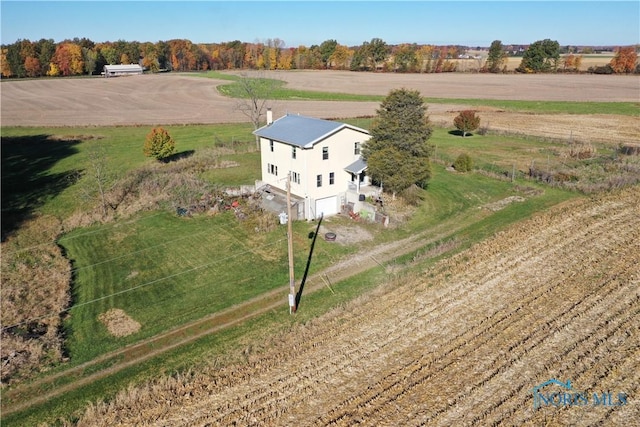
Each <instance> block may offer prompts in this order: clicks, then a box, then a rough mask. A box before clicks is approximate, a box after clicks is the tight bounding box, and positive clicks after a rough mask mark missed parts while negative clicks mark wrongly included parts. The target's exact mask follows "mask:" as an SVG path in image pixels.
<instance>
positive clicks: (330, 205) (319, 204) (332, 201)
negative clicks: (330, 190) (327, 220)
mask: <svg viewBox="0 0 640 427" xmlns="http://www.w3.org/2000/svg"><path fill="white" fill-rule="evenodd" d="M337 213H338V196H332V197H325V198H324V199H318V200H316V212H315V215H316V219H317V218H320V215H322V214H324V215H325V216H329V215H335V214H337Z"/></svg>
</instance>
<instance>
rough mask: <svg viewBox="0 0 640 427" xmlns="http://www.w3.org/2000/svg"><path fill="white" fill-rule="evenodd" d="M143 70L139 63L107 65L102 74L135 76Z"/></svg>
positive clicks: (108, 75) (107, 75) (106, 75)
mask: <svg viewBox="0 0 640 427" xmlns="http://www.w3.org/2000/svg"><path fill="white" fill-rule="evenodd" d="M142 71H143V70H142V67H141V66H140V65H139V64H128V65H125V64H120V65H105V66H104V68H103V72H102V74H104V76H105V77H117V76H135V75H140V74H142Z"/></svg>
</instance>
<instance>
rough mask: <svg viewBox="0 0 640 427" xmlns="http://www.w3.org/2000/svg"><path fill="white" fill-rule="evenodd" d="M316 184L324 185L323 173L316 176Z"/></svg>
mask: <svg viewBox="0 0 640 427" xmlns="http://www.w3.org/2000/svg"><path fill="white" fill-rule="evenodd" d="M316 186H317V187H322V175H318V176H316Z"/></svg>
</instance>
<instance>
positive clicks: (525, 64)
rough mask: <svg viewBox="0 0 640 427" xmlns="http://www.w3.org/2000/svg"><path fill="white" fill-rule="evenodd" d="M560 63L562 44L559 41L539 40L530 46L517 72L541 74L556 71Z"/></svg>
mask: <svg viewBox="0 0 640 427" xmlns="http://www.w3.org/2000/svg"><path fill="white" fill-rule="evenodd" d="M559 61H560V44H559V43H558V42H557V41H553V40H549V39H544V40H538V41H537V42H534V43H533V44H531V45H530V46H529V48H528V49H527V50H526V51H525V52H524V55H523V56H522V61H521V62H520V66H518V68H517V69H516V71H520V72H525V73H540V72H543V73H544V72H549V71H555V70H556V69H557V68H558V62H559Z"/></svg>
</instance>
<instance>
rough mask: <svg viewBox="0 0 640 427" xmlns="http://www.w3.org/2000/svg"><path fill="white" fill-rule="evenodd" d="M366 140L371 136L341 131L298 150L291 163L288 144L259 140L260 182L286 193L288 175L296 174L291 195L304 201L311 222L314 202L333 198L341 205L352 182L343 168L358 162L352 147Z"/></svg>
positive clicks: (343, 128)
mask: <svg viewBox="0 0 640 427" xmlns="http://www.w3.org/2000/svg"><path fill="white" fill-rule="evenodd" d="M369 138H370V135H369V134H368V133H366V132H363V131H361V130H357V129H353V128H350V127H342V128H340V129H338V130H337V131H336V132H334V133H332V134H330V135H326V137H325V138H324V139H320V140H318V141H316V142H315V143H314V144H313V145H309V146H304V147H302V146H297V148H296V158H295V159H294V158H293V156H292V145H291V144H290V143H284V142H281V141H277V140H272V139H269V138H265V137H260V154H261V168H262V171H261V172H262V181H263V182H264V183H266V184H269V185H271V186H273V187H275V188H278V189H281V190H283V191H286V188H287V174H288V173H289V171H291V172H296V173H297V174H299V177H300V182H299V183H298V182H295V181H292V182H291V187H290V188H291V194H292V195H294V196H297V197H299V198H302V199H305V200H306V202H305V206H306V210H307V212H306V217H307V218H313V217H315V213H314V211H315V206H316V201H317V200H320V199H327V198H329V197H336V198H337V199H336V200H337V202H336V203H337V204H339V203H340V200H341V197H342V195H343V193H344V192H345V191H347V189H348V188H349V182H350V181H351V174H350V173H348V172H346V171H345V170H344V168H345V167H347V166H349V165H350V164H352V163H353V162H354V161H356V160H357V159H359V158H360V156H359V155H357V154H355V153H354V146H355V143H356V142H359V143H360V145H361V146H362V144H363V143H364V142H365V141H367V140H368V139H369ZM272 141H273V151H271V143H272ZM323 147H327V148H328V151H329V158H328V159H326V160H323V152H322V149H323ZM270 165H273V166H275V167H277V172H278V174H277V175H275V174H273V173H271V172H273V171H274V168H273V167H270ZM270 171H271V172H270ZM331 173H333V174H334V180H333V181H334V183H333V184H330V174H331ZM318 175H322V186H321V187H318V186H317V176H318ZM338 208H339V206H338Z"/></svg>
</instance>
